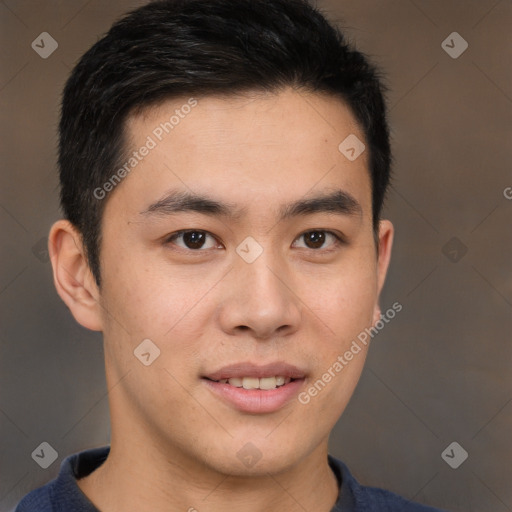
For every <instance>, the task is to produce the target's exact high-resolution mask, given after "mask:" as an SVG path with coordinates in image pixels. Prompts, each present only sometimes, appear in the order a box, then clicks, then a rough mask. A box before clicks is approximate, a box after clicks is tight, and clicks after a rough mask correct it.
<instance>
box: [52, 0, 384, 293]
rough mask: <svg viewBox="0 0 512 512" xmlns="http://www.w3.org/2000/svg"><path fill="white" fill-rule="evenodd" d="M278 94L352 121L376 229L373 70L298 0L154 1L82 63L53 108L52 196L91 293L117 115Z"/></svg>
mask: <svg viewBox="0 0 512 512" xmlns="http://www.w3.org/2000/svg"><path fill="white" fill-rule="evenodd" d="M285 87H293V88H295V89H296V90H304V91H310V92H318V93H327V94H330V95H333V96H335V97H338V98H340V99H341V100H342V101H343V102H344V103H345V104H346V105H348V107H349V108H350V109H351V111H352V113H353V115H354V116H355V118H356V119H357V121H358V122H359V123H360V126H361V128H362V130H363V132H364V135H365V139H366V140H365V143H366V144H367V146H368V150H369V162H370V164H369V167H370V169H369V171H370V178H371V182H372V216H373V225H374V229H375V230H376V229H377V226H378V221H379V219H380V213H381V209H382V204H383V201H384V197H385V192H386V188H387V186H388V182H389V176H390V165H391V151H390V143H389V129H388V124H387V120H386V107H385V101H384V97H383V92H384V89H383V85H382V82H381V78H380V75H379V71H378V70H377V68H376V67H375V66H374V65H373V64H371V63H370V62H369V61H368V59H367V58H366V57H365V56H364V55H363V54H362V53H360V52H358V51H356V50H355V49H354V48H353V47H352V46H351V45H350V44H348V43H347V41H346V40H345V37H344V36H343V35H342V34H341V32H340V31H339V29H337V28H335V27H334V26H333V25H331V24H330V23H329V22H328V21H327V19H326V18H325V17H324V16H323V15H322V14H321V13H320V11H319V10H318V9H316V8H315V7H313V6H312V5H310V4H309V3H308V2H307V0H271V1H268V0H160V1H155V2H151V3H149V4H147V5H144V6H142V7H140V8H138V9H136V10H134V11H133V12H130V13H128V14H127V15H125V16H124V17H123V18H121V19H120V20H119V21H117V22H116V23H115V24H114V25H113V26H112V28H111V29H110V30H109V32H108V33H107V34H106V35H105V36H104V37H103V38H102V39H100V40H99V41H98V42H96V43H95V44H94V45H93V46H92V48H91V49H90V50H89V51H87V53H85V54H84V55H83V57H82V58H81V59H80V60H79V62H78V63H77V65H76V66H75V68H74V69H73V71H72V73H71V76H70V77H69V79H68V81H67V83H66V86H65V89H64V93H63V99H62V109H61V119H60V125H59V135H60V143H59V173H60V183H61V194H60V198H61V206H62V209H63V213H64V216H65V218H67V219H68V220H69V221H70V222H71V223H72V224H73V225H74V226H75V227H76V228H77V230H78V231H79V233H80V235H81V237H82V241H83V245H84V248H85V252H86V256H87V261H88V264H89V266H90V268H91V272H92V273H93V276H94V277H95V279H96V282H97V284H98V285H100V281H101V279H100V257H99V255H100V245H101V221H102V214H103V210H104V207H105V203H106V201H104V200H101V199H98V197H97V194H95V193H93V191H94V190H96V189H97V188H98V187H101V186H102V185H103V184H104V183H105V182H106V181H108V179H109V178H110V177H111V176H112V175H113V172H114V171H115V169H116V168H117V167H118V166H120V165H122V162H123V156H125V153H126V151H127V148H126V147H125V146H126V143H125V134H124V131H125V122H126V119H127V117H128V116H129V115H131V114H133V113H135V112H140V111H142V110H143V109H145V108H147V107H149V106H152V105H157V104H159V103H161V102H163V101H165V100H168V99H172V98H178V97H182V96H186V95H188V96H193V97H198V96H207V95H210V96H211V95H222V96H224V95H237V94H243V93H244V92H250V91H261V92H278V91H280V90H281V89H283V88H285ZM340 142H341V141H340Z"/></svg>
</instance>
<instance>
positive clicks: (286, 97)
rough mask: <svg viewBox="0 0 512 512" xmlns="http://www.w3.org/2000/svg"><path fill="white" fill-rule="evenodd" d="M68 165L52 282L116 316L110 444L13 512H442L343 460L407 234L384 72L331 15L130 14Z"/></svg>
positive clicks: (110, 40) (250, 10)
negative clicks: (390, 188) (398, 222)
mask: <svg viewBox="0 0 512 512" xmlns="http://www.w3.org/2000/svg"><path fill="white" fill-rule="evenodd" d="M59 167H60V179H61V187H62V188H61V202H62V207H63V210H64V215H65V219H63V220H60V221H58V222H56V223H55V224H54V225H53V227H52V229H51V232H50V239H49V250H50V255H51V260H52V265H53V271H54V281H55V286H56V288H57V291H58V293H59V295H60V296H61V298H62V299H63V301H64V302H65V303H66V305H67V306H68V308H69V309H70V311H71V313H72V314H73V316H74V317H75V319H76V320H77V321H78V322H79V323H80V324H81V325H83V326H85V327H87V328H89V329H92V330H97V331H102V332H103V336H104V349H105V364H106V375H107V383H108V388H109V390H110V391H109V403H110V410H111V446H110V447H106V448H101V449H96V450H88V451H86V452H82V453H80V454H76V455H73V456H71V457H69V458H68V459H66V460H65V461H64V462H63V464H62V466H61V472H60V474H59V477H58V478H57V479H56V480H55V481H53V482H51V483H49V484H47V485H46V486H44V487H42V488H41V489H38V490H35V491H33V492H32V493H30V494H29V495H28V496H26V497H25V498H24V499H23V500H22V502H21V503H20V504H19V505H18V507H17V509H16V510H17V511H18V512H25V511H36V510H37V511H38V512H41V511H50V510H52V511H71V510H73V511H81V512H92V511H97V510H101V511H102V512H118V511H132V510H133V511H139V512H144V511H164V510H165V511H172V512H174V511H189V512H192V511H199V512H202V511H209V512H217V511H226V510H244V511H246V512H256V511H269V510H270V511H277V510H279V511H303V510H308V511H315V512H329V511H343V512H349V511H385V510H390V511H391V510H393V511H395V510H396V511H399V510H400V511H404V512H405V511H411V512H413V511H414V512H420V511H423V512H427V511H432V510H434V509H432V508H429V507H426V506H423V505H419V504H414V503H411V502H409V501H407V500H406V499H404V498H401V497H399V496H397V495H395V494H392V493H390V492H387V491H383V490H380V489H375V488H370V487H363V486H361V485H360V484H358V483H357V482H356V481H355V479H354V478H353V477H352V476H351V474H350V472H349V470H348V468H347V467H346V466H345V465H344V464H343V463H342V462H340V461H338V460H336V459H334V458H332V457H329V456H328V453H327V443H328V437H329V433H330V431H331V430H332V428H333V426H334V424H335V423H336V421H337V420H338V418H339V416H340V415H341V414H342V412H343V410H344V409H345V407H346V405H347V403H348V401H349V399H350V397H351V395H352V393H353V391H354V388H355V386H356V384H357V381H358V379H359V376H360V374H361V371H362V368H363V364H364V360H365V357H366V352H367V348H368V343H367V341H365V342H364V343H359V344H357V348H356V346H355V345H354V340H357V339H358V336H359V339H361V337H360V334H361V333H362V332H365V330H368V329H371V328H372V326H374V325H376V324H377V322H379V321H381V311H380V308H379V302H378V300H379V294H380V291H381V289H382V286H383V284H384V279H385V275H386V270H387V267H388V262H389V258H390V253H391V245H392V237H393V228H392V225H391V223H390V222H389V221H387V220H382V219H381V218H380V213H381V207H382V202H383V199H384V195H385V191H386V187H387V184H388V180H389V167H390V147H389V135H388V127H387V123H386V117H385V107H384V101H383V97H382V92H381V86H380V83H379V81H378V78H377V75H376V71H375V69H374V68H373V67H372V66H371V65H370V64H369V63H368V62H367V61H366V60H365V58H364V57H363V56H362V55H361V54H360V53H358V52H357V51H355V50H353V49H352V48H350V47H349V46H348V45H346V43H345V41H344V40H343V37H342V36H341V35H340V34H339V33H338V32H337V31H336V30H335V29H334V28H333V27H331V26H330V25H329V24H328V23H327V21H326V20H325V19H324V18H323V17H322V16H321V15H320V13H319V12H318V11H316V10H315V9H313V8H312V7H311V6H310V5H309V4H307V3H306V2H305V0H274V1H272V2H265V1H262V0H259V1H251V0H185V1H184V0H175V1H163V2H154V3H150V4H148V5H146V6H144V7H142V8H140V9H138V10H136V11H134V12H133V13H131V14H129V15H128V16H127V17H125V18H124V19H122V20H121V21H119V22H118V23H116V24H115V25H114V26H113V27H112V28H111V30H110V31H109V33H108V34H107V35H106V36H105V37H104V38H103V39H101V40H100V41H99V42H97V43H96V44H95V45H94V46H93V47H92V48H91V50H89V51H88V52H87V53H86V54H85V55H84V57H83V58H82V59H81V60H80V62H79V63H78V65H77V66H76V68H75V69H74V71H73V73H72V75H71V77H70V79H69V81H68V83H67V85H66V88H65V92H64V97H63V105H62V116H61V123H60V152H59ZM349 354H352V356H349ZM376 463H378V461H376Z"/></svg>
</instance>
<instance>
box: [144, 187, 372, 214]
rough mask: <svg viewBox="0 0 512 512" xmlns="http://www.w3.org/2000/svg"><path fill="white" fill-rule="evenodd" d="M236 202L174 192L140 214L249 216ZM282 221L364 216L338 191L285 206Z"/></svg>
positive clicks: (348, 197)
mask: <svg viewBox="0 0 512 512" xmlns="http://www.w3.org/2000/svg"><path fill="white" fill-rule="evenodd" d="M246 211H247V209H246V208H241V207H239V206H236V205H235V204H233V203H224V202H221V201H217V200H215V199H213V198H211V197H207V196H204V195H199V194H195V193H192V192H185V191H178V190H172V191H170V192H169V193H167V194H166V195H165V197H163V198H161V199H159V200H158V201H156V202H154V203H152V204H151V205H149V206H148V207H147V208H146V209H145V210H143V211H141V212H140V214H141V215H143V216H145V217H153V216H167V215H174V214H177V213H181V212H197V213H202V214H205V215H210V216H214V217H215V216H222V217H228V218H232V219H238V218H240V217H241V216H243V215H244V214H245V213H246ZM278 212H279V221H282V220H285V219H289V218H291V217H298V216H302V215H311V214H313V213H334V214H338V215H348V216H354V215H361V213H362V207H361V205H360V203H359V202H358V201H357V200H356V199H355V198H354V197H353V196H352V195H351V194H349V193H348V192H346V191H343V190H335V191H333V192H329V193H324V194H319V195H316V196H313V197H309V198H302V199H298V200H297V201H293V202H291V203H288V204H285V205H282V206H281V207H280V208H279V210H278Z"/></svg>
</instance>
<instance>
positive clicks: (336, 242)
mask: <svg viewBox="0 0 512 512" xmlns="http://www.w3.org/2000/svg"><path fill="white" fill-rule="evenodd" d="M186 233H202V234H206V235H209V236H211V237H212V238H213V239H214V240H216V241H217V243H220V242H218V240H217V239H216V237H215V236H214V235H212V234H211V233H209V232H208V231H204V230H201V229H184V230H180V231H177V232H175V233H173V234H172V235H170V236H169V237H167V238H166V239H165V243H166V244H172V243H173V242H174V241H175V240H176V239H177V238H178V237H180V236H182V235H184V234H186ZM309 233H324V234H327V235H331V236H333V237H334V239H335V240H334V243H333V244H332V246H334V247H331V248H329V249H323V248H319V249H312V248H310V247H301V249H309V250H311V251H313V252H319V253H320V252H323V253H327V252H331V251H333V250H334V248H337V247H339V246H340V245H344V244H346V243H347V241H346V239H345V238H344V237H343V235H341V234H338V233H336V232H334V231H330V230H328V229H308V230H307V231H304V232H303V233H301V234H300V235H299V236H298V237H297V238H296V239H295V240H294V243H295V241H296V240H298V239H300V238H301V237H303V236H305V235H307V234H309ZM178 247H179V246H178ZM179 249H181V250H184V251H188V252H192V253H201V252H206V251H208V250H210V249H203V248H200V249H191V248H189V247H179Z"/></svg>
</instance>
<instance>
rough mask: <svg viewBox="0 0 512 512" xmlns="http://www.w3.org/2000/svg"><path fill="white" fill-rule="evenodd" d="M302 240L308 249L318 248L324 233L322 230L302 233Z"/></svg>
mask: <svg viewBox="0 0 512 512" xmlns="http://www.w3.org/2000/svg"><path fill="white" fill-rule="evenodd" d="M303 236H304V242H305V244H306V246H307V247H309V248H310V249H319V248H320V247H322V245H323V244H324V242H325V233H324V232H323V231H310V232H309V233H304V235H303Z"/></svg>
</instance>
